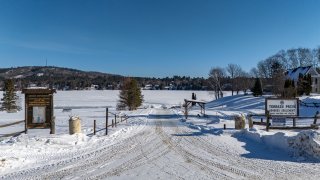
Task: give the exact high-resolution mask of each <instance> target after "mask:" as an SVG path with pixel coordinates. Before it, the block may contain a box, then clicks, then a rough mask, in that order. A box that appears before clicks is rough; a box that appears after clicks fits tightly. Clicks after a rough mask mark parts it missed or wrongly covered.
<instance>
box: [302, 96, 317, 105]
mask: <svg viewBox="0 0 320 180" xmlns="http://www.w3.org/2000/svg"><path fill="white" fill-rule="evenodd" d="M302 101H303V102H304V103H317V104H318V103H320V96H310V97H307V98H305V99H303V100H302Z"/></svg>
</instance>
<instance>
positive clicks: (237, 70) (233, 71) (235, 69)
mask: <svg viewBox="0 0 320 180" xmlns="http://www.w3.org/2000/svg"><path fill="white" fill-rule="evenodd" d="M226 70H227V72H228V74H229V76H230V79H231V84H232V86H231V91H232V96H233V92H234V90H236V89H237V87H236V79H237V77H239V76H240V74H241V72H242V69H241V67H240V66H239V65H237V64H228V66H227V68H226ZM237 92H238V91H237ZM237 94H238V93H237Z"/></svg>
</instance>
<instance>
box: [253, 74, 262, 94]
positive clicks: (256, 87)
mask: <svg viewBox="0 0 320 180" xmlns="http://www.w3.org/2000/svg"><path fill="white" fill-rule="evenodd" d="M251 91H252V94H253V96H255V97H256V96H262V86H261V81H260V79H259V78H256V81H255V83H254V86H253V88H252V89H251Z"/></svg>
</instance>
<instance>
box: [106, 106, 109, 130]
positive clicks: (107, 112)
mask: <svg viewBox="0 0 320 180" xmlns="http://www.w3.org/2000/svg"><path fill="white" fill-rule="evenodd" d="M108 116H109V109H108V108H106V135H108Z"/></svg>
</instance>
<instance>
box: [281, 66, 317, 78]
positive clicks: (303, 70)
mask: <svg viewBox="0 0 320 180" xmlns="http://www.w3.org/2000/svg"><path fill="white" fill-rule="evenodd" d="M311 68H312V66H306V67H297V68H295V69H291V70H288V71H287V77H288V78H290V79H292V80H294V81H297V80H298V79H299V74H302V75H306V74H308V72H309V71H310V69H311Z"/></svg>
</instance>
